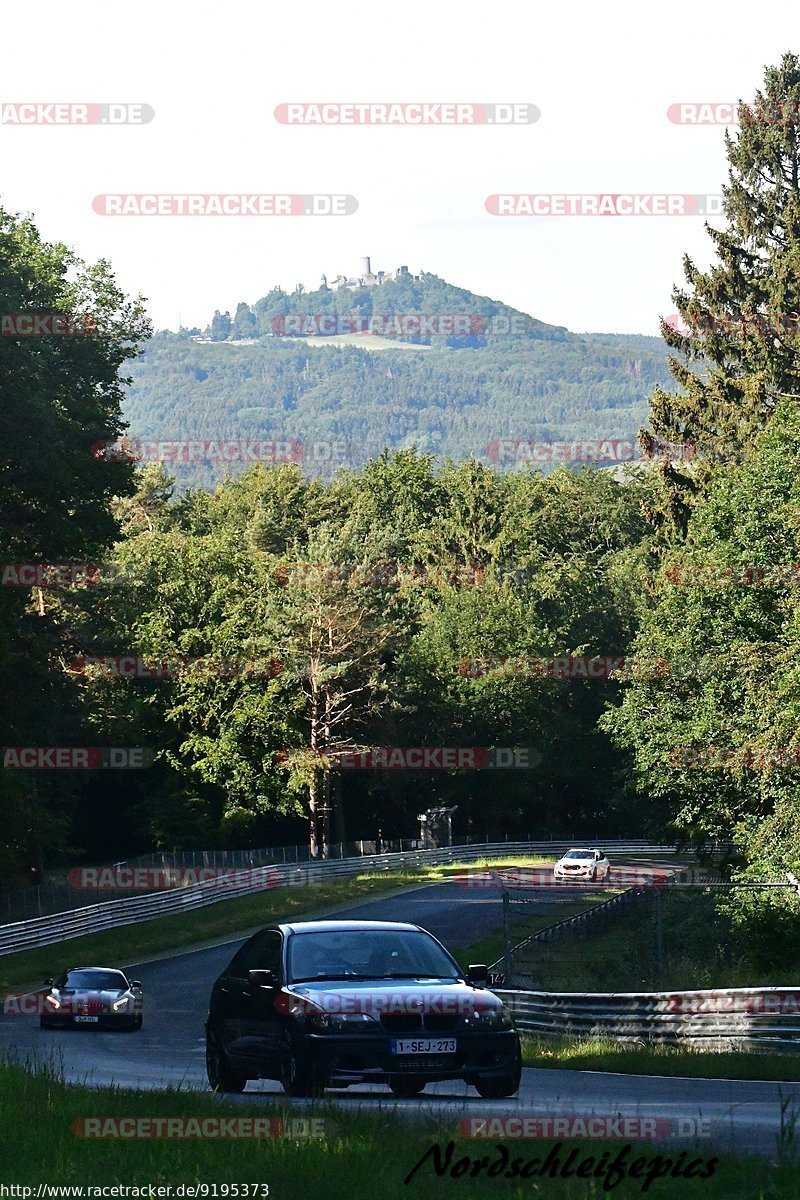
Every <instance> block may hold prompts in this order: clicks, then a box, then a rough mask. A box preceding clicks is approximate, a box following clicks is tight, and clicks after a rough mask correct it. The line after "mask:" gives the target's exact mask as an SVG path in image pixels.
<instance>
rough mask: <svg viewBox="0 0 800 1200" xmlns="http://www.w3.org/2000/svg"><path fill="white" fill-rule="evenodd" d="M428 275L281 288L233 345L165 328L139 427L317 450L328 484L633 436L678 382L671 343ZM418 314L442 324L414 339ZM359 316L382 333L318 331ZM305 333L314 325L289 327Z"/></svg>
mask: <svg viewBox="0 0 800 1200" xmlns="http://www.w3.org/2000/svg"><path fill="white" fill-rule="evenodd" d="M424 278H425V280H426V283H425V285H424V286H423V285H421V284H409V285H405V284H400V283H394V282H392V283H386V284H383V285H381V286H379V287H373V288H362V289H359V290H357V291H354V292H353V291H349V290H347V289H337V290H336V291H331V290H322V289H321V290H320V291H318V292H313V293H306V292H295V293H292V294H291V295H288V294H287V293H284V292H281V291H280V290H279V289H275V290H274V291H272V292H270V293H269V295H268V296H266V297H265V298H264V299H263V300H261V301H258V302H257V303H256V304H255V305H254V306H253V308H252V309H249V308H248V307H247V306H246V305H240V306H239V309H238V310H237V314H236V318H235V321H234V327H233V328H231V330H230V334H229V335H228V334H227V333H226V330H227V328H228V327H227V326H226V325H225V323H224V322H223V326H222V327H220V324H219V321H218V320H217V318H216V317H215V321H214V323H213V324H215V325H216V333H217V335H219V334H221V333H225V334H226V337H225V339H224V340H208V341H199V340H197V339H198V337H202V336H203V335H202V334H200V331H196V332H195V333H194V337H193V336H192V331H188V330H183V331H181V333H180V334H174V333H167V332H163V333H159V334H157V335H156V336H155V337H154V338H153V339H152V341H151V342H150V343H149V344H148V345H147V348H146V350H145V352H144V354H143V355H142V356H141V357H140V358H139V359H138V360H137V361H136V363H135V364H134V365H133V368H132V374H133V385H132V387H131V388H130V390H129V392H128V396H127V400H126V406H125V415H126V417H127V419H128V421H129V423H130V436H131V437H132V438H134V439H152V440H157V441H176V442H181V441H186V440H187V439H195V440H202V441H212V440H218V439H239V440H248V439H251V440H255V439H261V440H270V439H275V440H280V441H290V442H292V443H294V444H296V445H301V446H302V447H303V450H302V452H301V460H302V463H303V469H304V471H305V473H306V474H307V475H309V476H314V475H321V476H323V477H327V476H330V475H331V474H332V473H333V472H334V471H335V469H336V468H337V467H339V466H350V467H355V468H357V467H359V466H361V465H362V464H363V463H364V462H365V461H367V460H368V459H369V458H374V457H375V456H376V455H377V454H379V453H380V451H381V450H382V449H383V448H384V447H389V448H390V449H400V448H405V447H410V446H412V445H413V446H416V447H417V448H418V449H419V450H421V451H423V452H429V453H433V454H436V455H438V456H440V457H442V458H445V457H450V458H452V459H454V460H455V461H463V460H464V459H467V458H469V457H470V455H474V456H475V457H476V458H478V459H480V460H483V461H492V460H493V453H494V452H493V450H492V446H493V445H496V443H497V441H498V439H517V440H523V441H524V440H530V441H534V442H551V441H566V440H572V439H575V438H579V439H602V438H633V437H634V436H635V434H636V431H637V429H638V428H639V427H640V426H641V425H642V424H643V423H644V422H645V420H646V417H647V398H648V396H649V395H650V393H651V392H652V389H653V387H654V385H655V384H661V385H666V384H667V383H668V379H669V376H668V371H667V364H666V352H665V347H664V344H663V342H662V341H661V339H660V338H655V337H652V338H651V337H640V336H624V335H613V334H589V335H579V334H572V333H570V332H569V331H567V330H565V329H563V328H560V327H557V326H553V325H546V324H544V323H543V322H540V321H537V320H535V319H534V318H532V317H527V316H525V315H524V314H520V313H517V312H515V311H514V310H513V309H509V308H507V307H506V306H503V305H501V304H499V303H498V302H496V301H492V300H488V299H486V298H483V297H478V296H474V295H472V293H470V292H466V291H464V290H463V289H459V288H452V287H450V285H448V284H445V283H444V282H443V281H441V280H437V279H435V277H428V276H426V277H424ZM390 302H391V306H390ZM323 304H328V305H333V306H335V307H333V308H331V309H329V310H328V316H329V317H330V316H331V314H333V319H332V320H329V321H328V323H327V324H325V322H324V321H320V320H318V319H317V318H316V317H315V316H314V314H317V313H323V314H324V313H325V311H326V310H325V309H324V308H321V307H320V306H321V305H323ZM423 306H425V307H423ZM245 308H246V309H247V313H244V311H243V310H244V309H245ZM280 310H282V311H280ZM336 313H338V316H336ZM247 314H249V320H248V319H246V318H247ZM299 314H307V316H299ZM391 314H395V315H396V316H397V321H396V323H395V326H394V329H395V332H393V331H392V329H391V328H390V325H391V322H389V321H388V320H386V318H387V317H388V316H390V315H391ZM412 314H419V315H421V316H423V317H427V318H428V332H422V333H415V332H413V330H412V331H411V332H409V330H410V329H411V326H412V325H413V321H411V320H409V319H408V318H410V317H411V316H412ZM458 314H464V315H465V317H466V318H468V319H469V320H470V321H471V322H472V332H471V333H470V334H469V335H467V336H458V335H457V336H452V337H451V336H445V335H444V334H441V335H438V334H433V335H431V333H430V332H429V330H430V326H431V324H432V322H433V324H434V328H437V326H436V324H435V318H436V317H437V316H439V317H440V318H441V321H440V324H439V326H438V327H440V328H443V329H444V328H446V327H447V322H448V321H450V324H451V325H452V324H453V322H452V321H451V320H450V318H452V317H453V316H455V315H458ZM224 315H225V314H223V316H224ZM357 318H358V319H360V320H362V322H363V323H362V325H361V328H362V329H368V328H369V326H368V325H367V324H366V323H367V322H368V321H370V320H371V321H372V322H373V324H372V328H376V329H377V330H379V331H380V336H375V335H374V334H373V333H371V332H368V331H365V332H356V333H349V334H348V333H345V332H339V333H337V334H334V335H328V336H326V335H325V334H324V333H322V334H319V333H318V332H317V331H319V330H326V329H331V328H333V329H338V330H340V331H343V330H344V329H345V328H346V327H347V323H348V322H351V323H352V324H353V325H355V324H357ZM292 320H293V321H294V324H292ZM252 322H256V325H255V326H254V327H253V328H251V329H250V334H251V336H250V337H245V336H244V335H245V334H246V333H247V332H248V328H247V326H248V324H250V325H252ZM298 328H301V329H304V330H305V333H301V334H300V335H298V336H292V335H290V334H289V333H287V332H282V331H285V330H286V329H291V330H296V329H298ZM397 328H400V329H402V330H403V331H404V332H403V333H402V334H401V335H400V336H398V335H397V333H396V329H397ZM237 331H238V332H237ZM210 333H211V329H210V328H209V330H207V331H206V334H205V336H206V337H208V336H209V335H210ZM170 469H171V470H173V473H174V474H175V475H176V476H177V479H178V482H179V485H181V486H199V487H208V486H210V485H211V484H213V483H214V481H215V480H217V479H219V478H221V477H222V475H223V474H224V473H225V471H226V469H230V470H232V471H233V472H234V473H236V471H237V468H236V466H235V464H231V466H230V467H229V468H226V466H225V465H224V464H222V463H220V462H194V463H192V464H191V465H180V464H178V465H174V466H173V465H172V464H171V465H170ZM545 469H547V467H546V465H545Z"/></svg>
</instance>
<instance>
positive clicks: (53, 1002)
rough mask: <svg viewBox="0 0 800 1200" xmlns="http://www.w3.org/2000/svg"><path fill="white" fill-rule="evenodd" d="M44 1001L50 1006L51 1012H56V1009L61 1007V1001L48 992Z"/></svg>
mask: <svg viewBox="0 0 800 1200" xmlns="http://www.w3.org/2000/svg"><path fill="white" fill-rule="evenodd" d="M44 1002H45V1004H46V1005H47V1007H48V1008H51V1009H52V1010H53V1012H57V1011H58V1009H59V1008H61V1001H60V1000H57V999H56V998H55V996H51V995H49V994H48V995H47V996H45V998H44Z"/></svg>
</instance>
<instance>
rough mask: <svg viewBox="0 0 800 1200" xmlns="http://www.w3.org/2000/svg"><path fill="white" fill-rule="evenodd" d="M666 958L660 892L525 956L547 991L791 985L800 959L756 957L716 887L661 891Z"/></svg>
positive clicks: (522, 964) (523, 962)
mask: <svg viewBox="0 0 800 1200" xmlns="http://www.w3.org/2000/svg"><path fill="white" fill-rule="evenodd" d="M661 912H662V942H663V956H662V961H661V963H660V964H659V963H658V961H657V956H656V926H655V903H654V898H653V897H652V896H649V897H648V898H647V899H645V900H644V901H643V902H642V903H641V904H639V905H636V906H634V907H632V908H628V909H625V910H622V911H620V913H619V915H618V916H616V917H615V918H613V919H612V920H611V921H610V922H609V924H608V925H607V926H605V927H604V928H603V929H599V930H597V931H596V932H594V931H592V930H591V929H590V930H589V931H588V932H587V934H586V936H585V937H580V938H579V937H577V936H575V935H572V936H569V937H567V938H565V939H563V940H561V941H557V942H551V943H547V944H542V943H538V944H536V945H535V946H533V947H531V948H530V950H529V951H527V952H526V953H525V955H524V958H523V959H520V960H518V964H519V970H520V971H521V972H522V971H526V970H527V971H530V972H531V973H532V974H533V975H534V976H535V977H536V978H537V979H538V980H540V981H541V985H540V986H541V988H542V990H544V991H553V992H581V991H588V992H615V991H617V992H619V991H626V992H633V991H692V990H694V989H697V988H721V987H755V986H759V987H768V986H771V985H776V986H788V985H790V984H791V982H792V980H793V979H794V978H795V977H796V975H797V971H798V969H799V968H800V962H798V961H796V960H795V959H793V958H792V957H790V958H788V959H787V957H786V956H785V955H783V956H780V957H779V959H778V961H779V964H780V965H775V966H764V965H763V964H762V963H761V962H759V961H756V960H755V958H754V956H753V952H752V946H751V945H750V943H749V941H748V937H747V931H746V929H737V928H736V927H734V926H733V925H732V923H731V922H730V921H729V920H728V918H727V917H726V916H725V915H724V914H723V913H721V912H719V911H718V909H717V907H716V905H715V896H714V893H713V892H711V891H709V892H701V891H694V890H686V891H679V890H675V891H669V890H668V889H664V890H663V891H662V892H661Z"/></svg>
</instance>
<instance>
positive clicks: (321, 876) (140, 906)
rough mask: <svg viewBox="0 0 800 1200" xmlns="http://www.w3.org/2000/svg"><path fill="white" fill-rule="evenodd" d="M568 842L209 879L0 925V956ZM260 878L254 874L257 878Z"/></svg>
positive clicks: (625, 846)
mask: <svg viewBox="0 0 800 1200" xmlns="http://www.w3.org/2000/svg"><path fill="white" fill-rule="evenodd" d="M571 845H574V842H573V843H570V842H566V841H565V842H552V841H546V842H499V843H494V844H491V843H490V844H488V845H487V844H485V843H484V844H475V845H473V846H448V847H442V848H440V849H437V850H412V851H404V852H399V853H396V854H376V855H364V856H358V857H356V858H349V859H347V858H344V859H343V858H338V859H327V860H324V861H312V862H308V863H304V864H303V865H302V866H290V865H288V864H287V865H285V866H282V865H270V866H264V867H258V868H254V869H252V870H247V871H246V872H244V874H245V880H244V881H243V882H242V883H241V885H237V884H236V883H235V882H234V883H231V882H230V881H225V880H224V879H223V881H222V882H220V881H219V880H210V881H208V882H203V883H197V884H193V885H191V886H188V887H183V888H170V889H168V890H165V891H162V892H151V893H149V894H147V895H145V896H132V897H130V898H126V899H124V900H111V901H109V902H107V903H104V904H91V905H87V906H85V907H84V908H76V909H72V910H70V911H66V912H61V913H53V914H51V915H50V916H44V917H34V918H33V919H32V920H29V921H17V922H14V923H12V924H8V925H2V926H0V956H2V955H5V954H14V953H16V952H18V951H20V950H27V949H32V948H34V947H37V946H47V945H51V944H52V943H54V942H61V941H67V940H69V939H70V938H75V937H82V936H83V935H85V934H89V933H99V932H102V931H103V930H106V929H115V928H117V927H119V926H123V925H133V924H136V923H138V922H141V921H151V920H154V919H155V918H156V917H162V916H171V915H174V914H175V913H183V912H189V911H191V910H193V909H195V908H201V907H203V906H204V905H206V904H216V903H219V902H220V901H222V900H229V899H234V898H235V897H237V896H246V895H251V894H253V893H256V892H259V891H263V890H265V889H266V888H272V887H276V886H277V887H291V886H298V885H300V886H307V885H308V884H310V883H313V882H315V881H317V880H318V881H319V882H320V883H322V882H324V881H325V880H328V879H337V878H346V877H348V876H352V875H360V874H364V873H370V874H372V873H375V872H379V871H392V870H398V869H399V868H401V867H418V866H425V865H429V866H443V865H447V864H449V863H453V862H468V861H474V860H476V859H482V858H503V857H505V856H507V855H520V854H530V853H537V852H542V853H549V854H561V853H564V852H565V851H566V850H568V849H570V847H571ZM603 845H604V846H605V847H607V848H608V849H609V850H610V851H611V852H612V853H615V854H628V855H637V854H644V855H650V854H674V853H675V847H674V846H665V845H658V844H654V843H651V842H647V841H645V840H644V839H638V840H637V839H634V840H628V841H618V842H609V841H605V842H603ZM259 873H260V874H259Z"/></svg>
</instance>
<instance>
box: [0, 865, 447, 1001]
mask: <svg viewBox="0 0 800 1200" xmlns="http://www.w3.org/2000/svg"><path fill="white" fill-rule="evenodd" d="M429 878H430V874H429V873H428V872H427V871H398V872H392V873H391V874H390V873H388V872H387V873H386V874H385V875H383V874H382V875H379V876H373V875H359V876H356V877H354V878H352V879H338V880H331V881H330V882H328V883H322V884H314V885H313V886H310V887H291V888H288V887H287V888H271V889H268V890H266V891H263V892H257V893H254V894H253V895H250V896H240V897H238V898H237V899H233V900H220V901H219V902H218V903H216V904H209V905H207V906H206V907H204V908H198V909H194V910H193V911H191V912H186V913H177V914H175V915H174V916H170V917H157V918H156V919H155V920H152V921H144V922H142V923H141V924H137V925H123V926H120V927H119V928H117V929H109V930H105V931H104V932H103V933H93V934H88V935H86V936H84V937H77V938H71V939H70V940H69V941H68V942H64V943H56V944H54V945H51V946H41V947H39V948H37V949H35V950H23V951H20V952H19V953H18V954H8V955H4V956H3V957H2V958H0V988H1V989H3V990H9V989H11V988H19V987H24V986H38V985H40V984H41V981H42V978H44V977H45V976H49V975H52V974H53V973H54V970H55V968H54V963H56V964H58V963H63V962H65V960H66V959H67V958H68V959H69V961H70V962H71V963H77V962H79V961H80V962H85V963H89V962H93V963H104V962H111V963H121V964H128V963H136V962H142V961H144V960H145V959H147V958H152V957H155V956H157V955H159V954H162V953H166V952H168V951H175V952H176V953H179V952H180V951H181V950H184V949H191V948H193V947H195V948H199V947H200V946H202V945H203V944H208V943H210V942H211V943H213V942H214V941H224V940H225V938H226V937H230V939H231V940H234V939H235V938H237V937H243V936H245V935H246V934H247V933H248V932H250V931H251V930H254V929H256V928H258V927H260V926H261V925H264V924H267V923H268V922H269V921H275V920H282V921H290V920H295V919H298V918H300V917H303V916H309V915H311V914H312V913H315V912H321V911H323V910H325V909H328V908H332V907H337V906H339V905H345V904H347V903H348V902H349V901H351V900H353V901H357V900H360V899H362V898H367V899H368V898H370V897H372V896H375V895H380V894H381V893H384V892H390V891H393V890H394V889H396V888H401V887H403V886H406V885H412V884H415V883H419V882H421V881H422V882H425V881H426V880H427V879H429Z"/></svg>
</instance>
